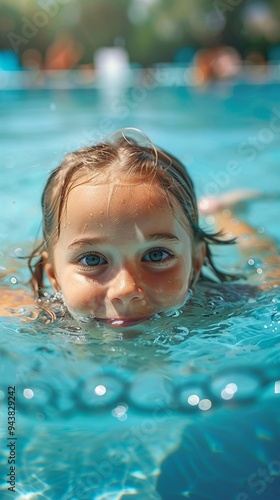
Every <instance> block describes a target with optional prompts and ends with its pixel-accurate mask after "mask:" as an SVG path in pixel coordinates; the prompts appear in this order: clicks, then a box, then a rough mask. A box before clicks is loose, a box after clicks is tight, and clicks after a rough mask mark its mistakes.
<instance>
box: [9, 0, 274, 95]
mask: <svg viewBox="0 0 280 500" xmlns="http://www.w3.org/2000/svg"><path fill="white" fill-rule="evenodd" d="M104 47H105V48H110V47H111V48H115V50H114V51H113V52H111V53H110V52H109V51H108V50H107V51H104V50H100V49H102V48H104ZM279 61H280V2H279V0H183V1H182V0H172V1H170V0H0V71H1V70H2V72H1V73H0V76H1V74H2V78H0V88H1V87H2V88H3V87H5V86H9V85H10V84H11V85H13V84H14V85H16V84H15V82H14V83H12V82H11V81H10V80H9V79H8V78H7V75H6V76H5V77H4V76H3V71H6V72H7V71H20V70H22V69H26V70H33V79H29V80H28V84H29V85H36V84H37V85H42V84H43V83H42V79H41V80H38V79H36V78H35V76H34V75H35V72H36V71H37V72H38V71H40V72H42V71H49V72H52V71H56V70H63V71H68V70H77V69H79V70H82V71H80V72H79V73H80V74H83V76H82V77H81V79H80V81H79V84H85V83H88V84H93V83H94V80H95V78H94V70H96V69H97V70H98V69H100V68H101V69H100V73H99V74H102V64H103V65H104V66H105V67H106V65H107V67H108V66H110V67H111V72H113V71H114V70H115V71H118V70H119V69H125V68H127V67H129V68H130V69H132V70H133V69H134V70H137V69H139V68H141V67H149V66H153V65H155V64H173V65H177V66H178V67H194V68H195V72H194V73H193V75H192V79H193V82H194V83H196V84H204V83H205V82H208V81H210V80H212V79H216V78H229V77H233V76H235V75H236V74H237V73H238V72H239V71H240V70H241V68H243V69H244V67H246V68H247V70H248V69H249V70H252V69H254V70H256V68H258V70H257V71H258V72H259V73H261V74H265V73H266V72H267V71H268V66H271V65H275V64H278V62H279ZM113 66H114V67H113ZM116 68H117V69H116ZM183 77H184V78H185V79H186V78H187V77H188V75H183ZM26 82H27V80H25V84H26V85H27V83H26ZM20 84H23V82H22V81H20V82H19V81H17V85H20Z"/></svg>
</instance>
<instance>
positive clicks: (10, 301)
mask: <svg viewBox="0 0 280 500" xmlns="http://www.w3.org/2000/svg"><path fill="white" fill-rule="evenodd" d="M35 307H36V304H35V302H34V300H33V298H32V297H31V295H29V294H28V293H27V292H25V291H24V290H20V289H17V290H11V289H9V288H6V287H3V288H0V316H21V315H22V314H23V313H24V311H26V308H32V309H33V310H34V311H35Z"/></svg>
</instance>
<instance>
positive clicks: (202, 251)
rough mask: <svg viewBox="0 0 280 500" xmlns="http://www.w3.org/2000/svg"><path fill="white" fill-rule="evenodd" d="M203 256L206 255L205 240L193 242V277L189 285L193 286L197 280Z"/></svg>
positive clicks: (203, 259)
mask: <svg viewBox="0 0 280 500" xmlns="http://www.w3.org/2000/svg"><path fill="white" fill-rule="evenodd" d="M205 257H206V244H205V241H198V242H195V244H194V249H193V277H192V280H191V283H190V286H193V285H194V284H195V283H196V282H197V280H198V278H199V275H200V271H201V268H202V266H203V264H204V261H205Z"/></svg>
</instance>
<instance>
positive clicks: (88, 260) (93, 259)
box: [79, 253, 106, 267]
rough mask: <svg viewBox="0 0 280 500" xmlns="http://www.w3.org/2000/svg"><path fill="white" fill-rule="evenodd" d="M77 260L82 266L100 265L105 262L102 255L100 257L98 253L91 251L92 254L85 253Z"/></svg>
mask: <svg viewBox="0 0 280 500" xmlns="http://www.w3.org/2000/svg"><path fill="white" fill-rule="evenodd" d="M79 262H80V263H81V264H83V265H84V266H89V267H90V266H91V267H94V266H101V265H102V264H105V263H106V260H105V259H104V258H103V257H101V256H100V255H96V254H94V253H92V254H89V255H85V256H84V257H82V258H81V259H80V260H79Z"/></svg>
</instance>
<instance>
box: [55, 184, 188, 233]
mask: <svg viewBox="0 0 280 500" xmlns="http://www.w3.org/2000/svg"><path fill="white" fill-rule="evenodd" d="M132 220H133V221H134V223H136V224H137V223H141V226H142V227H145V226H147V225H148V224H149V223H150V222H151V221H152V222H153V223H154V224H157V223H159V222H160V223H161V224H162V225H164V223H166V224H169V225H172V224H173V223H174V222H175V221H179V222H180V224H181V225H184V226H186V225H187V226H188V222H187V218H186V217H185V215H184V213H183V210H182V208H181V207H180V205H179V203H178V202H177V200H176V199H175V198H174V197H173V196H172V195H167V193H166V192H165V191H164V190H163V189H162V188H161V187H160V186H158V184H157V183H154V182H153V183H148V182H147V183H143V182H141V183H140V182H139V181H137V180H135V181H134V182H133V181H131V182H121V181H118V182H109V183H102V184H93V183H85V184H79V185H76V186H74V187H73V188H72V189H71V190H70V192H69V193H68V197H67V201H66V204H65V210H64V211H63V214H62V218H61V230H62V229H63V228H66V227H70V226H71V228H72V229H74V227H75V229H77V230H79V231H86V228H88V227H89V226H91V227H93V226H95V227H96V228H101V227H102V225H103V224H104V223H105V222H106V221H107V222H110V223H111V224H112V225H115V226H116V227H117V226H118V227H120V223H121V227H123V228H126V227H128V225H129V224H131V221H132ZM185 229H186V227H185Z"/></svg>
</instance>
